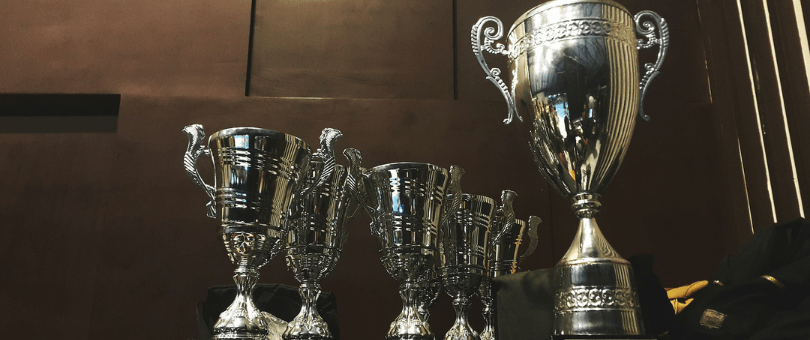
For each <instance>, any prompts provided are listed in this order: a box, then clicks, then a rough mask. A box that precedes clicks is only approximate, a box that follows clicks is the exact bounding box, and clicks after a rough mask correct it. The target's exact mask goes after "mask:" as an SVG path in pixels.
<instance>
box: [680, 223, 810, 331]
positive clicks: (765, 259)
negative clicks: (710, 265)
mask: <svg viewBox="0 0 810 340" xmlns="http://www.w3.org/2000/svg"><path fill="white" fill-rule="evenodd" d="M763 276H770V277H771V278H772V279H773V280H775V281H776V282H773V281H771V280H768V279H767V278H765V277H763ZM712 280H713V282H711V283H710V284H709V285H708V286H707V287H706V288H704V289H702V290H701V291H699V292H698V293H697V295H695V298H694V300H693V301H692V303H690V304H689V305H688V306H687V307H686V308H685V309H684V310H683V311H682V312H681V313H680V314H678V316H677V317H676V322H675V327H674V328H673V330H672V332H671V334H672V338H673V339H677V340H680V339H684V340H685V339H689V340H693V339H694V340H703V339H706V340H708V339H722V340H736V339H747V340H760V339H797V340H798V339H802V340H806V339H810V299H809V297H810V294H809V293H810V224H808V223H807V222H806V221H805V220H803V219H799V220H796V221H792V222H790V223H785V224H782V225H777V226H774V227H769V228H763V229H761V230H759V231H757V232H756V233H755V234H754V236H753V237H752V238H751V240H750V241H749V242H748V243H747V244H746V245H744V246H743V247H742V248H741V249H740V251H739V252H738V253H737V254H736V255H734V256H727V257H726V258H724V259H723V260H722V261H721V263H720V266H718V268H717V270H716V271H715V273H714V275H713V277H712Z"/></svg>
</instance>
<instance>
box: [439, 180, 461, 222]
mask: <svg viewBox="0 0 810 340" xmlns="http://www.w3.org/2000/svg"><path fill="white" fill-rule="evenodd" d="M462 175H464V168H462V167H460V166H458V165H451V166H450V183H449V184H448V188H447V195H445V197H451V199H452V200H451V201H450V202H445V205H444V209H442V210H443V211H442V217H441V219H440V220H439V226H441V227H442V228H446V227H447V224H448V223H449V222H450V220H452V219H453V217H454V216H455V215H456V212H457V211H458V209H459V208H460V207H461V202H462V197H461V176H462Z"/></svg>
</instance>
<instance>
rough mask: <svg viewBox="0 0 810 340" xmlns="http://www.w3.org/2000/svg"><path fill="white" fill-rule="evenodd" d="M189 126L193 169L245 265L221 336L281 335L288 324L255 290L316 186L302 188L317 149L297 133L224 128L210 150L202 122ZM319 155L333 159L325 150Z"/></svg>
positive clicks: (235, 258)
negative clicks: (209, 173)
mask: <svg viewBox="0 0 810 340" xmlns="http://www.w3.org/2000/svg"><path fill="white" fill-rule="evenodd" d="M183 131H184V132H185V133H186V135H187V136H188V139H189V143H188V149H187V150H186V153H185V157H184V165H185V169H186V172H187V173H188V175H189V178H191V180H192V181H193V182H194V183H196V184H198V185H199V186H201V187H202V188H203V189H204V190H205V192H206V194H207V195H208V197H209V202H208V204H207V206H208V216H209V217H211V218H218V219H219V220H220V223H221V226H222V241H223V242H224V244H225V248H226V250H227V251H228V256H229V257H230V259H231V262H232V263H233V264H235V265H237V266H238V267H237V269H236V270H235V274H234V277H233V279H234V282H235V283H236V289H237V295H236V298H235V299H234V301H233V303H231V305H230V306H229V307H228V308H227V309H226V310H225V311H224V312H223V313H222V314H220V317H219V320H218V321H217V322H216V324H215V325H214V330H213V333H214V339H251V340H263V339H268V338H269V339H279V338H280V337H281V332H283V331H284V329H285V328H286V327H287V323H286V322H284V321H283V320H280V319H278V318H276V317H275V316H273V315H271V314H269V313H266V312H262V311H260V310H258V309H257V308H256V306H255V305H254V303H253V300H252V298H251V294H252V292H253V288H254V286H255V285H256V282H257V281H258V279H259V272H258V269H259V268H260V267H262V266H263V265H265V264H266V263H267V261H269V260H270V259H271V258H273V257H274V256H275V255H276V254H278V252H279V251H280V250H281V249H282V247H283V244H284V242H283V240H284V238H285V237H286V232H287V229H286V226H285V220H286V217H287V214H288V209H289V208H290V204H291V202H292V201H293V198H294V197H295V196H296V195H305V194H306V193H307V192H308V191H310V190H312V189H314V188H315V186H309V187H304V188H302V184H303V181H302V179H303V178H304V177H305V175H306V173H307V171H308V169H309V163H310V159H311V158H313V155H311V154H310V148H309V146H308V145H307V144H306V143H304V142H303V141H302V140H301V139H299V138H297V137H295V136H291V135H287V134H284V133H281V132H276V131H272V130H266V129H259V128H252V127H239V128H230V129H225V130H221V131H218V132H216V133H214V134H213V135H211V137H210V138H209V140H208V146H207V147H206V146H204V145H203V139H204V138H205V132H204V131H203V127H202V125H199V124H194V125H189V126H186V127H185V128H184V129H183ZM339 134H340V133H339V132H337V130H333V129H327V130H325V131H324V135H322V144H330V145H331V141H328V140H323V137H328V138H332V139H334V138H336V136H339ZM203 154H205V155H210V156H211V157H212V161H213V164H214V173H215V178H214V185H213V186H211V185H208V184H206V183H205V182H204V181H203V179H202V177H201V176H200V174H199V172H198V170H197V160H198V159H199V157H200V156H201V155H203ZM314 157H315V158H319V159H328V158H329V157H331V158H332V159H334V155H329V154H328V153H327V152H326V150H323V149H319V150H318V152H317V153H316V154H315V155H314ZM332 162H334V160H332ZM324 174H325V173H324Z"/></svg>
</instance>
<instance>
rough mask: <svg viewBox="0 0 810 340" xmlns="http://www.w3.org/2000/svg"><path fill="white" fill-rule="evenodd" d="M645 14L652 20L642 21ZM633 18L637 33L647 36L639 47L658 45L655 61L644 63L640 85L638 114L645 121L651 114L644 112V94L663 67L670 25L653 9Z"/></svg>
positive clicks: (639, 13)
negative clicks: (657, 34) (657, 33)
mask: <svg viewBox="0 0 810 340" xmlns="http://www.w3.org/2000/svg"><path fill="white" fill-rule="evenodd" d="M644 16H649V17H651V18H652V21H644V22H642V18H643V17H644ZM633 19H634V21H635V22H636V34H639V35H643V36H645V37H647V41H646V42H645V41H644V39H638V49H639V50H641V49H647V48H651V47H653V46H655V45H658V59H656V61H655V63H645V64H644V68H645V69H646V71H645V73H644V76H643V77H642V78H641V83H640V85H639V89H640V90H641V96H640V99H639V101H638V115H639V117H641V118H642V119H644V120H645V121H649V120H650V116H648V115H645V114H644V95H645V94H646V93H647V87H648V86H649V85H650V82H651V81H652V80H653V78H655V76H657V75H658V73H660V72H659V69H661V64H662V63H663V62H664V57H666V55H667V49H668V48H669V26H667V21H666V20H664V18H662V17H661V16H660V15H658V13H655V12H653V11H641V12H638V13H637V14H636V15H635V17H633ZM656 28H657V30H658V32H659V35H660V37H656V35H655V31H656Z"/></svg>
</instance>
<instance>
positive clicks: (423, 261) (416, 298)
mask: <svg viewBox="0 0 810 340" xmlns="http://www.w3.org/2000/svg"><path fill="white" fill-rule="evenodd" d="M343 153H344V155H346V157H347V158H348V159H349V162H350V167H349V179H348V180H347V182H348V183H350V186H352V192H353V193H354V196H355V200H356V201H358V202H362V205H363V206H364V208H365V210H366V211H367V212H368V213H369V215H370V216H371V220H372V223H371V232H372V235H374V236H376V237H377V238H378V239H379V241H380V253H381V258H380V261H381V262H382V264H383V266H384V267H385V269H386V271H387V272H388V274H389V275H391V276H392V277H393V278H394V279H396V280H397V281H398V282H400V289H399V294H400V297H401V298H402V302H403V307H402V312H401V313H400V314H399V316H397V318H396V319H395V320H394V321H393V322H392V323H391V327H390V328H389V330H388V333H387V335H386V336H385V338H386V339H389V340H394V339H410V340H432V339H435V336H434V334H433V332H431V330H430V326H429V324H428V323H427V321H426V320H425V318H424V316H423V314H420V313H419V307H420V306H424V305H427V304H428V303H426V301H420V296H425V295H430V294H424V291H425V289H427V288H428V286H429V285H430V276H431V272H432V271H435V266H436V263H435V258H436V256H437V254H436V251H437V237H438V233H439V225H440V221H442V216H443V215H446V214H452V213H453V209H454V204H452V203H451V204H446V203H445V199H444V198H445V195H446V194H447V193H448V191H450V192H457V193H460V188H459V181H460V178H461V175H462V174H463V169H461V168H459V167H456V166H452V167H451V168H450V171H448V170H446V169H444V168H441V167H438V166H435V165H432V164H427V163H411V162H404V163H391V164H386V165H380V166H377V167H374V168H372V169H370V170H367V169H363V168H362V167H360V162H361V157H360V152H359V151H357V150H356V149H346V150H344V152H343Z"/></svg>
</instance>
